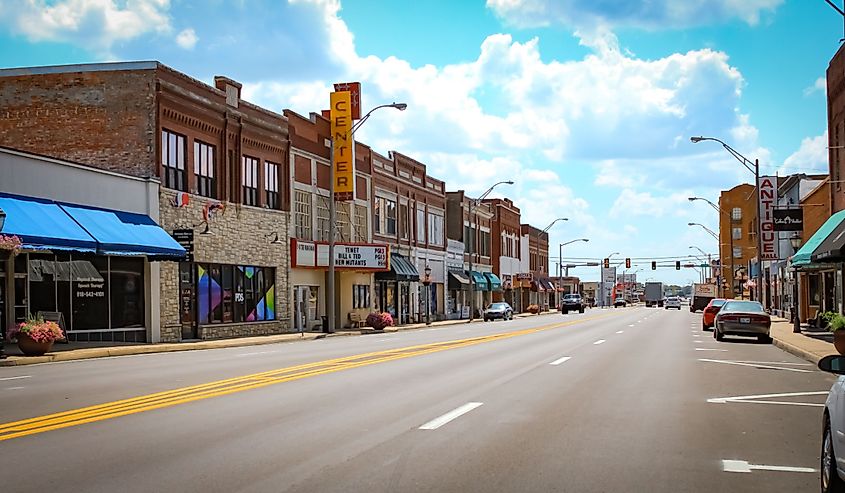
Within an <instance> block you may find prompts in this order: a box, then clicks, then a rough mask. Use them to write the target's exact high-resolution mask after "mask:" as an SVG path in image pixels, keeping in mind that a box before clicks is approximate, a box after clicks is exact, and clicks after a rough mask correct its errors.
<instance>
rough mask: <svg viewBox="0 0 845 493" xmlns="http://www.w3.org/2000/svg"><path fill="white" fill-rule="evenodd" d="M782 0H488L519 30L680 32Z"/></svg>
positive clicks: (745, 17)
mask: <svg viewBox="0 0 845 493" xmlns="http://www.w3.org/2000/svg"><path fill="white" fill-rule="evenodd" d="M782 3H783V0H708V1H702V0H694V1H678V0H627V1H625V2H624V3H620V2H597V1H595V0H487V7H488V8H490V9H492V10H493V12H495V13H496V15H498V16H499V17H500V18H502V19H503V20H504V21H505V22H507V23H509V24H512V25H516V26H520V27H543V26H551V25H557V24H560V25H565V26H576V27H580V26H602V25H607V26H620V27H637V28H646V29H678V28H684V27H690V26H700V25H707V24H715V23H724V22H728V21H730V20H733V19H740V20H742V21H743V22H746V23H747V24H749V25H752V26H753V25H756V24H758V23H759V22H760V17H761V15H763V14H765V13H768V12H773V11H774V10H775V9H776V8H777V7H778V6H780V5H781V4H782Z"/></svg>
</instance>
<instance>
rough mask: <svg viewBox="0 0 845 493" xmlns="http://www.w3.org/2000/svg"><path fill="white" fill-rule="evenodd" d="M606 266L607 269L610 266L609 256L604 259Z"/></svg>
mask: <svg viewBox="0 0 845 493" xmlns="http://www.w3.org/2000/svg"><path fill="white" fill-rule="evenodd" d="M604 268H605V269H609V268H610V259H609V258H606V259H604Z"/></svg>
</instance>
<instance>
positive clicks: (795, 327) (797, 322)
mask: <svg viewBox="0 0 845 493" xmlns="http://www.w3.org/2000/svg"><path fill="white" fill-rule="evenodd" d="M789 243H790V244H791V245H792V249H793V250H794V251H795V252H798V249H799V248H801V233H799V232H798V231H796V232H795V233H794V234H793V235H792V237H791V238H790V239H789ZM792 267H793V270H792V276H793V277H794V279H793V280H792V309H793V310H794V313H793V314H792V332H795V333H796V334H800V333H801V317H800V316H799V314H798V266H797V265H793V266H792Z"/></svg>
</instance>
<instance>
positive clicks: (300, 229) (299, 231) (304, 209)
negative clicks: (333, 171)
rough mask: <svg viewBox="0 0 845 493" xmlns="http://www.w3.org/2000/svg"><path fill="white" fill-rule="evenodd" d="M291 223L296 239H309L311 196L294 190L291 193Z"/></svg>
mask: <svg viewBox="0 0 845 493" xmlns="http://www.w3.org/2000/svg"><path fill="white" fill-rule="evenodd" d="M293 222H294V233H295V235H296V237H297V238H301V239H303V240H310V239H311V194H310V193H308V192H303V191H301V190H296V191H295V192H294V193H293Z"/></svg>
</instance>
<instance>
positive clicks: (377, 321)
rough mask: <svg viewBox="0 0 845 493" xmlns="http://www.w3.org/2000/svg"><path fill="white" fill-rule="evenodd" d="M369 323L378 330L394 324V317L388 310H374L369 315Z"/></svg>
mask: <svg viewBox="0 0 845 493" xmlns="http://www.w3.org/2000/svg"><path fill="white" fill-rule="evenodd" d="M367 325H368V326H370V327H372V328H374V329H376V330H384V328H385V327H390V326H392V325H393V317H392V316H391V315H390V314H389V313H387V312H383V313H377V312H373V313H371V314H369V315H367Z"/></svg>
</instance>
